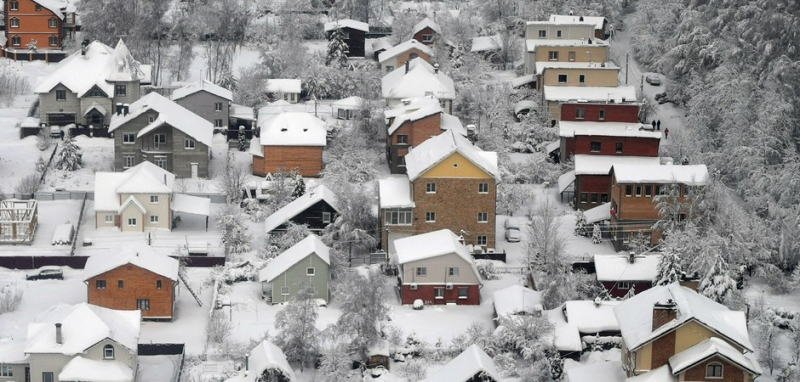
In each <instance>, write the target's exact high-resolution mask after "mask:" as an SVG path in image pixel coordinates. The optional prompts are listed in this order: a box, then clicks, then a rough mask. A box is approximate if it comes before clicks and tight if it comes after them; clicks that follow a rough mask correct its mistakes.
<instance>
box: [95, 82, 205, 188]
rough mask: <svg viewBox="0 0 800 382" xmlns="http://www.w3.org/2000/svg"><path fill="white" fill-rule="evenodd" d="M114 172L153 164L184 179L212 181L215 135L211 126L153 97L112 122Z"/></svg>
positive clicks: (159, 96)
mask: <svg viewBox="0 0 800 382" xmlns="http://www.w3.org/2000/svg"><path fill="white" fill-rule="evenodd" d="M108 131H109V132H112V133H114V168H115V169H116V171H124V170H126V169H128V168H131V167H133V166H136V165H137V164H139V163H142V162H145V161H150V162H153V163H154V164H155V165H156V166H158V167H161V168H163V169H165V170H167V171H170V172H172V173H174V174H175V175H177V176H178V177H180V178H189V177H191V178H198V177H203V178H205V177H208V161H209V158H210V153H211V150H210V148H211V144H212V143H211V141H212V137H213V135H214V131H213V127H212V125H211V122H208V121H206V120H205V119H203V118H201V117H200V116H198V115H197V114H195V113H192V112H191V111H189V110H187V109H186V108H184V107H183V106H181V105H179V104H177V103H175V102H173V101H170V100H169V99H167V98H165V97H164V96H162V95H160V94H158V93H155V92H153V93H150V94H148V95H146V96H144V97H142V98H141V99H139V100H138V101H136V102H134V103H132V104H131V105H130V106H125V107H123V110H122V112H121V113H117V114H114V116H113V117H112V118H111V125H110V126H109V128H108Z"/></svg>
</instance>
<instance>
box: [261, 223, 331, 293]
mask: <svg viewBox="0 0 800 382" xmlns="http://www.w3.org/2000/svg"><path fill="white" fill-rule="evenodd" d="M330 265H331V258H330V248H328V246H326V245H325V243H323V242H322V240H320V239H319V237H317V236H316V235H313V234H312V235H309V236H308V237H306V238H305V239H303V240H300V242H298V243H297V244H295V245H293V246H291V247H290V248H289V249H287V250H286V251H284V252H283V253H281V254H280V255H278V256H277V257H276V258H274V259H272V261H270V262H269V264H267V266H266V267H265V268H263V269H262V270H261V271H259V272H258V280H259V281H260V282H261V284H262V291H263V293H264V296H265V297H266V298H267V299H268V301H269V302H271V303H273V304H276V303H284V302H289V301H291V300H292V299H293V298H294V297H295V296H296V295H297V292H298V291H299V290H300V289H301V288H303V286H304V285H303V284H305V283H307V284H310V285H312V286H313V287H314V290H315V292H316V297H315V298H320V299H323V300H325V302H328V300H329V299H330V280H331V273H330Z"/></svg>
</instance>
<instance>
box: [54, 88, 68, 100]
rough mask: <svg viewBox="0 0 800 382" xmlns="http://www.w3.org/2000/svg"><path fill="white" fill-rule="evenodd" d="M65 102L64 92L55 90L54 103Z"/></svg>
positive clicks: (65, 92)
mask: <svg viewBox="0 0 800 382" xmlns="http://www.w3.org/2000/svg"><path fill="white" fill-rule="evenodd" d="M66 100H67V91H66V90H56V101H60V102H64V101H66Z"/></svg>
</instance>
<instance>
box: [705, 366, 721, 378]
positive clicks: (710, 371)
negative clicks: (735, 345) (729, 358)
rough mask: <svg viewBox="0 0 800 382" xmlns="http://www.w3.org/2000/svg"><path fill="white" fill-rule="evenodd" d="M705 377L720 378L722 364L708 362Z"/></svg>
mask: <svg viewBox="0 0 800 382" xmlns="http://www.w3.org/2000/svg"><path fill="white" fill-rule="evenodd" d="M706 378H722V364H721V363H717V362H714V363H709V364H708V366H706Z"/></svg>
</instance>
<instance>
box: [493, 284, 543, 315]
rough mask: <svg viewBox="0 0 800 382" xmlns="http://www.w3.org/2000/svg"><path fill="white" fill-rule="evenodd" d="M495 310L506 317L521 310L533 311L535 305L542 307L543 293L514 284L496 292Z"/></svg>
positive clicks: (494, 295)
mask: <svg viewBox="0 0 800 382" xmlns="http://www.w3.org/2000/svg"><path fill="white" fill-rule="evenodd" d="M492 297H493V298H494V311H495V313H497V317H505V316H509V315H513V314H517V313H520V312H528V313H530V312H532V311H533V309H534V308H535V307H537V305H538V307H539V308H540V309H541V305H542V293H541V292H538V291H535V290H533V289H530V288H525V287H524V286H522V285H512V286H510V287H507V288H503V289H500V290H498V291H497V292H494V294H493V295H492Z"/></svg>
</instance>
